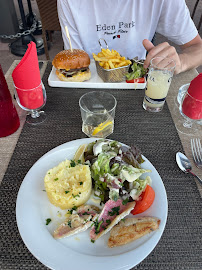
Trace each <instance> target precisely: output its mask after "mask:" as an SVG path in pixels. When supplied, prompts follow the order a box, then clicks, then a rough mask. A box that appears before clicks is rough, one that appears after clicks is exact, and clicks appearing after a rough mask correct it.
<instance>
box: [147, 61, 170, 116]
mask: <svg viewBox="0 0 202 270" xmlns="http://www.w3.org/2000/svg"><path fill="white" fill-rule="evenodd" d="M174 70H175V61H174V60H172V59H170V58H164V57H155V58H153V59H152V60H151V62H150V66H149V73H148V78H147V86H146V89H145V97H144V100H143V108H144V109H145V110H147V111H150V112H160V111H161V110H162V109H163V105H164V103H165V99H166V96H167V94H168V90H169V87H170V84H171V80H172V77H173V74H174Z"/></svg>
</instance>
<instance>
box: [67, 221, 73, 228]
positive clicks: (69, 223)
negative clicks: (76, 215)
mask: <svg viewBox="0 0 202 270" xmlns="http://www.w3.org/2000/svg"><path fill="white" fill-rule="evenodd" d="M67 225H68V226H69V227H70V228H71V227H72V223H71V220H68V223H67Z"/></svg>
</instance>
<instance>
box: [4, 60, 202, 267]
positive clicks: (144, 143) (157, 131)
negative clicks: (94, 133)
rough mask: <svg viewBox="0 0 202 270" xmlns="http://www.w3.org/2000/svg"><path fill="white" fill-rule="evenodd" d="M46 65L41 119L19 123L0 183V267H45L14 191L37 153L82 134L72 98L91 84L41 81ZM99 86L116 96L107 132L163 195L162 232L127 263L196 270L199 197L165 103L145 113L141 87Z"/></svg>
mask: <svg viewBox="0 0 202 270" xmlns="http://www.w3.org/2000/svg"><path fill="white" fill-rule="evenodd" d="M50 71H51V64H50V63H49V64H48V67H47V69H46V71H45V74H44V77H43V82H44V84H45V87H46V91H47V104H46V106H45V108H44V109H45V111H46V114H47V120H46V122H44V123H43V124H41V125H39V126H35V127H34V126H30V125H28V124H27V123H25V125H24V127H23V130H22V132H21V134H20V137H19V139H18V142H17V145H16V147H15V150H14V153H13V156H12V158H11V160H10V163H9V165H8V168H7V171H6V174H5V176H4V179H3V181H2V184H1V186H0V202H1V203H0V207H1V211H0V234H1V239H0V250H1V252H0V269H29V270H30V269H48V268H47V267H46V266H44V265H42V264H41V263H40V262H39V261H38V260H37V259H36V258H35V257H34V256H33V255H32V254H31V253H30V252H29V251H28V249H27V248H26V246H25V245H24V243H23V241H22V239H21V237H20V234H19V232H18V229H17V224H16V217H15V204H16V198H17V193H18V190H19V188H20V185H21V183H22V181H23V178H24V177H25V175H26V173H27V172H28V170H29V169H30V168H31V167H32V165H33V164H34V163H35V162H36V161H37V160H38V159H39V158H40V157H41V156H42V155H43V154H45V153H46V152H48V151H49V150H50V149H52V148H54V147H56V146H58V145H60V144H62V143H65V142H68V141H71V140H75V139H78V138H85V137H86V136H85V134H83V133H82V131H81V117H80V110H79V105H78V101H79V98H80V96H81V95H82V94H84V93H86V92H88V91H91V90H90V89H70V88H68V89H67V88H66V89H65V88H51V87H49V86H48V84H47V79H48V76H49V73H50ZM117 87H118V84H117ZM103 91H108V92H110V93H112V94H113V95H114V96H115V97H116V99H117V102H118V104H117V109H116V117H115V129H114V133H113V134H112V135H111V136H109V138H110V139H115V140H118V141H120V142H123V143H125V144H128V145H133V144H135V145H137V146H138V147H139V148H140V149H141V150H142V152H143V154H144V155H145V156H146V157H147V158H148V159H149V160H150V161H151V162H152V164H153V165H154V166H155V168H156V169H157V171H158V172H159V174H160V176H161V178H162V180H163V183H164V185H165V188H166V191H167V196H168V207H169V208H168V220H167V224H166V228H165V231H164V233H163V236H162V238H161V239H160V241H159V243H158V245H157V246H156V247H155V249H154V250H153V251H152V253H151V254H150V255H149V256H148V257H147V258H146V259H145V260H144V261H143V262H141V263H140V264H139V265H138V266H136V267H134V268H133V269H138V270H139V269H140V270H143V269H144V270H145V269H165V270H171V269H175V270H177V269H179V270H181V269H193V270H197V269H200V270H201V269H202V256H201V254H202V246H201V238H202V233H201V232H202V222H201V217H202V203H201V198H200V194H199V191H198V189H197V186H196V183H195V181H194V179H193V177H192V176H189V175H185V174H183V173H182V172H181V171H180V170H179V168H178V167H177V165H176V162H175V154H176V152H177V151H183V148H182V145H181V142H180V139H179V137H178V134H177V132H176V129H175V126H174V123H173V120H172V118H171V115H170V112H169V109H168V107H167V104H165V107H164V109H163V111H162V112H160V113H156V114H153V113H148V112H146V111H144V109H143V108H142V100H143V96H144V91H142V90H136V91H132V90H120V89H117V90H115V89H111V90H110V89H104V90H103ZM30 211H31V209H30ZM30 233H31V232H30ZM39 245H40V239H39ZM67 261H68V256H67ZM89 269H90V266H89Z"/></svg>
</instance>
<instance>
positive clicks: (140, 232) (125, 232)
mask: <svg viewBox="0 0 202 270" xmlns="http://www.w3.org/2000/svg"><path fill="white" fill-rule="evenodd" d="M159 224H160V219H158V218H156V217H139V218H127V219H125V220H123V221H120V222H119V224H117V225H116V226H114V228H113V229H112V230H111V232H110V237H109V240H108V246H109V247H110V248H112V247H117V246H121V245H125V244H127V243H130V242H132V241H134V240H136V239H138V238H140V237H142V236H144V235H146V234H148V233H150V232H152V231H154V230H156V229H158V228H159Z"/></svg>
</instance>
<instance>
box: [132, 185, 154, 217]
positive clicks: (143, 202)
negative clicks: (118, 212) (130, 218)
mask: <svg viewBox="0 0 202 270" xmlns="http://www.w3.org/2000/svg"><path fill="white" fill-rule="evenodd" d="M154 198H155V192H154V190H153V188H152V187H151V186H149V185H147V186H146V189H145V191H144V192H142V194H141V199H140V200H139V201H137V202H136V205H135V207H134V209H133V210H132V211H131V213H132V214H133V215H137V214H140V213H142V212H144V211H146V210H147V209H148V208H149V207H150V206H151V205H152V203H153V201H154Z"/></svg>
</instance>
